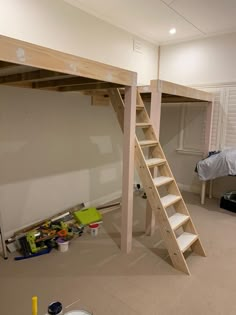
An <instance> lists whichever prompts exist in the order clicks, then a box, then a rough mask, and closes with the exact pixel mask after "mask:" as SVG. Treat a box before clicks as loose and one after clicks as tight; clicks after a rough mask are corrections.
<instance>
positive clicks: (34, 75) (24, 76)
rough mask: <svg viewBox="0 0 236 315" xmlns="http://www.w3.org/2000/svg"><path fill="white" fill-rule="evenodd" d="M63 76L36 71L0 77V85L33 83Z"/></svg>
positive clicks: (56, 73)
mask: <svg viewBox="0 0 236 315" xmlns="http://www.w3.org/2000/svg"><path fill="white" fill-rule="evenodd" d="M64 76H65V74H63V73H59V72H53V71H49V70H36V71H30V72H24V73H17V74H10V75H4V76H0V84H9V83H16V82H26V81H34V80H39V79H45V78H52V77H64Z"/></svg>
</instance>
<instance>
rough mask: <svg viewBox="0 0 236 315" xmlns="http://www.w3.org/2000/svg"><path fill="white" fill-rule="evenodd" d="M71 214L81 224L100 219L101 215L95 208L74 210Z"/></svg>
mask: <svg viewBox="0 0 236 315" xmlns="http://www.w3.org/2000/svg"><path fill="white" fill-rule="evenodd" d="M73 214H74V217H75V219H76V220H77V221H79V223H81V224H83V225H88V224H90V223H94V222H99V221H101V220H102V215H101V213H100V212H99V211H98V210H97V209H96V208H87V209H82V210H79V211H76V212H74V213H73Z"/></svg>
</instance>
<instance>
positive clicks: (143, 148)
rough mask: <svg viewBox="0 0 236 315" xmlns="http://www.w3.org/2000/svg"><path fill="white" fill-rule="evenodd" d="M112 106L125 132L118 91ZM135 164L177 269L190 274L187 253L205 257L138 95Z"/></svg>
mask: <svg viewBox="0 0 236 315" xmlns="http://www.w3.org/2000/svg"><path fill="white" fill-rule="evenodd" d="M109 96H110V99H111V103H112V105H113V107H114V109H115V111H116V113H117V117H118V120H119V123H120V125H121V128H122V130H123V116H124V102H123V99H122V97H121V94H120V92H119V90H118V89H111V90H109ZM135 164H136V168H137V171H138V173H139V177H140V180H141V181H142V184H143V187H144V190H145V192H146V195H147V198H148V201H149V203H150V206H151V208H152V210H153V211H155V212H156V218H157V225H158V227H159V229H160V232H161V235H162V238H163V240H164V242H165V244H166V247H167V249H168V252H169V255H170V258H171V260H172V263H173V265H174V267H175V268H176V269H178V270H181V271H183V272H185V273H187V274H190V271H189V268H188V266H187V263H186V260H185V256H184V253H185V252H186V251H188V250H190V249H191V250H192V251H193V252H195V253H197V254H199V255H201V256H206V254H205V252H204V249H203V247H202V244H201V241H200V238H199V235H198V233H197V231H196V228H195V227H194V224H193V222H192V219H191V217H190V214H189V212H188V209H187V207H186V204H185V202H184V200H183V197H182V195H181V193H180V191H179V188H178V186H177V184H176V181H175V179H174V176H173V174H172V172H171V169H170V167H169V165H168V162H167V160H166V158H165V155H164V153H163V150H162V148H161V145H160V143H159V141H158V140H157V136H156V134H155V131H154V129H153V126H152V123H151V121H150V119H149V116H148V113H147V111H146V109H145V107H144V104H143V101H142V98H141V96H140V94H139V93H137V106H136V136H135Z"/></svg>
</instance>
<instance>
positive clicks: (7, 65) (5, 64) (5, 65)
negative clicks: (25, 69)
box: [0, 61, 18, 69]
mask: <svg viewBox="0 0 236 315" xmlns="http://www.w3.org/2000/svg"><path fill="white" fill-rule="evenodd" d="M17 66H18V65H17V64H15V63H11V62H6V61H0V69H8V68H13V67H17Z"/></svg>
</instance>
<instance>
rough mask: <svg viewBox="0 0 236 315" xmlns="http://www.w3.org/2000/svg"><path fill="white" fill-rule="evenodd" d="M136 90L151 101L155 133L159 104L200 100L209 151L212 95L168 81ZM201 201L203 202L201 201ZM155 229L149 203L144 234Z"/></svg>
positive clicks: (203, 189)
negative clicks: (203, 105) (203, 109)
mask: <svg viewBox="0 0 236 315" xmlns="http://www.w3.org/2000/svg"><path fill="white" fill-rule="evenodd" d="M138 91H139V92H140V94H141V95H142V98H143V99H144V101H145V100H147V101H151V108H150V119H151V122H152V124H153V126H154V128H155V131H156V134H157V135H158V136H159V135H160V120H161V105H162V104H164V103H187V104H189V105H191V103H196V102H197V103H199V102H202V103H203V104H205V105H206V106H207V108H206V130H205V145H204V155H205V156H207V155H208V152H209V151H210V141H211V127H212V117H213V95H212V94H211V93H207V92H204V91H200V90H197V89H193V88H190V87H187V86H183V85H179V84H175V83H172V82H168V81H162V80H153V81H151V84H150V86H149V85H148V86H140V87H138ZM205 190H206V182H202V191H201V202H202V200H203V198H204V196H205ZM202 203H203V202H202ZM154 230H155V217H154V214H153V211H152V210H151V207H150V205H149V203H148V204H147V210H146V234H148V235H152V234H153V233H154Z"/></svg>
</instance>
